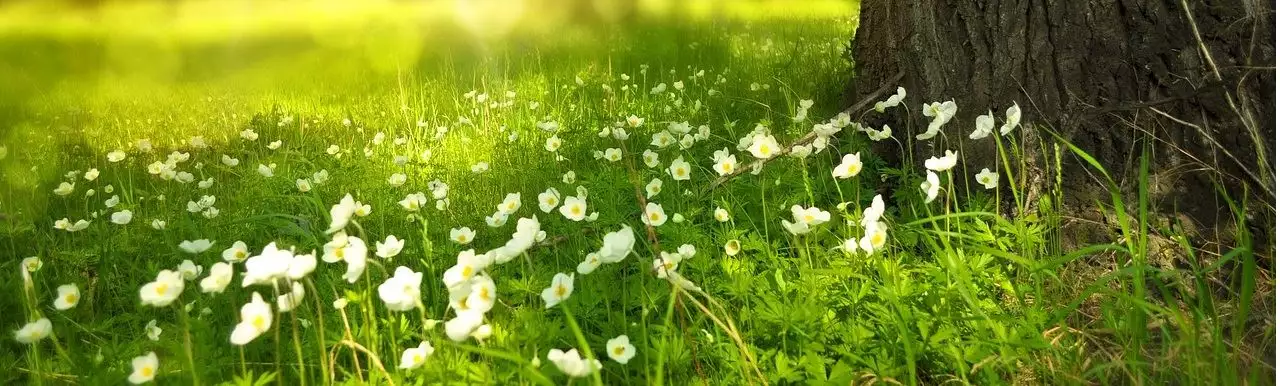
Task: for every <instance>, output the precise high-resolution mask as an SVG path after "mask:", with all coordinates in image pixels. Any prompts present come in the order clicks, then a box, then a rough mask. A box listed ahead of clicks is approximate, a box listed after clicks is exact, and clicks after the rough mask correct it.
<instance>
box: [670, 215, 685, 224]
mask: <svg viewBox="0 0 1280 386" xmlns="http://www.w3.org/2000/svg"><path fill="white" fill-rule="evenodd" d="M671 222H674V223H676V224H679V223H682V222H684V215H683V214H679V213H676V214H672V215H671Z"/></svg>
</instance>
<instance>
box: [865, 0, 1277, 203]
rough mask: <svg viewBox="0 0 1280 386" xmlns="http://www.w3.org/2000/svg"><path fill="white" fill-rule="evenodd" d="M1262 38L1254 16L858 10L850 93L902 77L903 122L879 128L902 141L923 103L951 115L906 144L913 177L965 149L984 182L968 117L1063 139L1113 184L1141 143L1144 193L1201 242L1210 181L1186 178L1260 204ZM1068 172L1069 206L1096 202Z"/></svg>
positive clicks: (928, 6) (986, 157) (1251, 1)
mask: <svg viewBox="0 0 1280 386" xmlns="http://www.w3.org/2000/svg"><path fill="white" fill-rule="evenodd" d="M1183 1H1186V3H1183ZM1191 20H1194V25H1193V23H1192V22H1191ZM1274 23H1275V13H1274V8H1273V4H1272V3H1270V2H1263V1H1261V0H1227V1H1220V0H1149V1H1137V0H1119V1H1109V0H1082V1H1074V0H1005V1H1000V0H863V2H862V17H861V26H860V27H859V30H858V32H857V36H856V37H855V39H854V41H853V42H852V50H851V53H852V56H853V59H854V61H855V63H856V79H855V80H854V85H853V88H854V94H855V95H857V94H858V93H859V92H860V91H863V90H872V89H875V88H876V87H878V86H879V85H880V83H881V82H883V81H884V80H885V79H888V78H890V77H892V76H894V75H895V74H897V73H898V72H899V71H903V72H904V73H905V77H904V78H903V80H902V82H901V83H902V84H901V85H902V86H903V87H905V88H906V89H907V93H908V97H907V98H906V102H909V103H906V105H907V106H906V110H905V111H906V112H905V113H904V112H902V110H898V111H897V112H895V113H894V114H891V115H888V116H887V117H886V118H883V119H885V120H886V122H885V123H888V124H889V125H890V126H891V127H893V128H894V132H895V135H896V136H898V138H899V139H902V140H904V141H905V140H906V139H907V138H906V137H907V136H914V135H915V134H918V133H919V132H921V131H923V128H924V124H923V123H921V122H922V121H924V120H925V119H927V118H925V117H923V116H922V115H920V114H921V111H920V106H921V105H922V104H923V103H928V102H933V101H945V100H950V99H954V100H955V101H956V103H957V105H958V106H959V112H958V113H957V115H956V117H955V119H953V120H952V121H951V123H949V124H948V125H947V126H946V127H945V130H944V133H945V135H946V138H947V139H946V140H945V142H938V146H939V148H935V149H929V148H925V147H923V146H924V145H923V144H919V143H917V145H919V146H917V147H916V148H915V149H916V153H915V158H916V160H917V161H920V160H923V159H924V158H926V157H928V156H930V155H934V154H939V153H941V152H942V148H941V147H943V146H949V148H958V147H963V148H964V151H965V153H966V154H965V159H966V161H967V162H968V164H969V167H970V168H977V169H981V168H982V167H984V166H989V167H991V168H992V169H995V168H996V166H997V165H996V164H995V160H994V156H993V154H994V151H993V150H992V148H993V147H994V145H993V144H992V142H993V141H989V140H988V141H971V140H969V139H968V134H969V132H970V131H972V130H973V128H974V123H973V122H974V118H975V117H976V116H977V115H979V114H985V113H987V112H988V110H991V111H994V112H995V113H996V117H997V121H1000V120H1003V115H1004V113H1003V112H1004V110H1005V108H1006V107H1008V106H1009V105H1011V104H1013V103H1015V102H1016V103H1018V104H1019V105H1020V106H1021V107H1022V111H1023V122H1024V123H1033V124H1036V125H1038V126H1040V127H1048V128H1051V129H1053V130H1055V131H1057V132H1059V133H1062V134H1063V135H1064V137H1066V139H1068V140H1070V141H1071V142H1072V143H1074V144H1076V145H1077V146H1079V147H1081V148H1083V149H1084V150H1086V151H1088V152H1090V153H1091V154H1093V156H1094V157H1095V158H1097V159H1098V160H1099V161H1100V162H1101V163H1102V164H1103V166H1105V167H1106V168H1107V169H1108V170H1109V171H1110V173H1111V174H1112V175H1113V176H1114V177H1115V178H1116V179H1117V180H1121V179H1122V177H1121V176H1124V175H1126V174H1128V173H1131V172H1132V171H1133V170H1134V169H1135V168H1136V166H1137V163H1136V159H1137V158H1136V157H1137V156H1138V155H1140V154H1141V153H1140V150H1141V146H1140V145H1141V143H1142V142H1141V141H1142V140H1143V138H1151V139H1152V141H1153V143H1154V145H1153V147H1154V154H1153V157H1152V161H1153V169H1154V172H1153V175H1154V177H1153V181H1152V184H1153V187H1152V191H1153V192H1154V193H1156V194H1158V195H1163V196H1167V197H1181V198H1182V199H1181V200H1179V201H1178V202H1177V205H1178V210H1179V211H1180V212H1183V213H1188V214H1190V215H1191V217H1192V218H1194V219H1196V220H1199V221H1200V222H1201V223H1202V224H1205V225H1209V226H1212V225H1213V224H1215V223H1218V222H1219V221H1221V220H1223V219H1224V218H1225V217H1226V216H1227V214H1226V213H1225V212H1221V213H1220V212H1219V211H1218V209H1219V208H1218V207H1217V206H1216V205H1213V203H1214V202H1218V201H1219V200H1217V199H1216V197H1215V190H1214V189H1213V185H1212V184H1211V182H1212V181H1213V180H1212V179H1211V175H1212V174H1213V173H1186V171H1187V170H1191V169H1204V168H1207V169H1210V170H1211V171H1219V172H1221V173H1222V174H1223V175H1225V176H1226V177H1228V178H1225V180H1227V183H1228V184H1229V186H1228V189H1232V188H1233V187H1234V188H1237V189H1238V188H1239V187H1241V186H1243V185H1245V184H1247V185H1250V192H1254V193H1260V194H1253V199H1255V200H1257V201H1260V202H1261V201H1267V202H1269V201H1271V200H1272V199H1273V198H1274V193H1270V192H1274V190H1275V186H1274V176H1275V174H1274V172H1273V171H1272V170H1273V169H1272V165H1271V164H1270V160H1273V159H1275V143H1274V142H1273V138H1275V130H1274V128H1275V111H1274V106H1275V95H1274V93H1273V91H1272V90H1274V88H1275V73H1274V66H1275V43H1274V42H1275V31H1274V30H1273V29H1272V28H1271V27H1272V26H1273V25H1274ZM1197 32H1198V35H1197ZM908 115H909V117H908ZM904 118H909V119H910V120H904ZM908 122H914V124H912V125H910V126H908ZM872 124H874V127H879V124H878V122H872ZM998 125H999V124H998V123H997V126H998ZM900 128H901V129H900ZM1019 130H1031V129H1030V128H1029V126H1026V125H1024V127H1023V128H1022V129H1019ZM1146 133H1149V134H1146ZM1254 135H1256V136H1257V137H1255V136H1254ZM1042 137H1043V136H1042ZM1254 138H1260V139H1261V141H1260V142H1259V143H1255V141H1254V140H1253V139H1254ZM935 141H939V140H935ZM984 146H985V148H984ZM895 151H896V148H895ZM1028 156H1029V157H1030V156H1036V154H1028ZM1070 158H1074V157H1072V156H1070V154H1069V153H1068V154H1066V155H1064V159H1070ZM1067 171H1068V175H1067V176H1066V179H1067V183H1066V186H1067V187H1068V188H1069V189H1070V188H1072V187H1074V188H1077V189H1075V190H1077V191H1074V192H1073V191H1071V190H1068V191H1067V192H1066V193H1067V196H1068V199H1071V198H1075V199H1076V200H1079V202H1084V203H1088V205H1092V202H1093V199H1094V198H1097V197H1098V195H1099V193H1104V194H1105V191H1104V190H1101V189H1099V185H1098V184H1097V182H1096V181H1095V180H1094V179H1095V177H1097V176H1096V175H1095V176H1091V175H1090V174H1088V173H1087V172H1086V169H1085V168H1083V167H1080V165H1079V164H1076V165H1075V166H1074V167H1069V168H1068V169H1067ZM975 172H976V171H975V170H969V171H968V173H969V174H972V173H975ZM965 178H971V177H969V176H965ZM957 182H959V178H957ZM1002 185H1003V186H1006V187H1007V186H1009V185H1008V184H1005V183H1004V182H1003V181H1002ZM1237 192H1238V190H1237V191H1233V193H1237ZM1102 198H1104V199H1103V201H1104V202H1106V201H1107V200H1106V199H1105V197H1102ZM1166 201H1168V200H1166ZM1169 203H1170V202H1165V204H1169ZM1267 221H1270V220H1267Z"/></svg>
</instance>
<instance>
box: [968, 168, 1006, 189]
mask: <svg viewBox="0 0 1280 386" xmlns="http://www.w3.org/2000/svg"><path fill="white" fill-rule="evenodd" d="M973 178H974V179H975V180H978V183H979V184H982V187H983V188H984V189H995V188H996V185H998V184H999V183H1000V174H999V173H996V172H993V171H991V168H982V171H980V172H978V174H976V175H974V176H973Z"/></svg>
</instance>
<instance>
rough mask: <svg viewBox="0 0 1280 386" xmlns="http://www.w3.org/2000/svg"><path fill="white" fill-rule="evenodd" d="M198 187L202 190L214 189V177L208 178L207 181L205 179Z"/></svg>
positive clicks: (197, 184)
mask: <svg viewBox="0 0 1280 386" xmlns="http://www.w3.org/2000/svg"><path fill="white" fill-rule="evenodd" d="M196 187H199V188H200V189H209V188H212V187H213V177H209V178H206V179H204V180H201V181H200V182H199V183H196Z"/></svg>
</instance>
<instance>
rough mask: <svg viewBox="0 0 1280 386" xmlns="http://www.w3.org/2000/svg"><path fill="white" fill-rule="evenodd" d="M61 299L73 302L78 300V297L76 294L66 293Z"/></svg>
mask: <svg viewBox="0 0 1280 386" xmlns="http://www.w3.org/2000/svg"><path fill="white" fill-rule="evenodd" d="M63 299H65V300H66V301H67V303H75V302H76V300H80V297H79V296H77V295H76V294H67V296H64V297H63Z"/></svg>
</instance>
